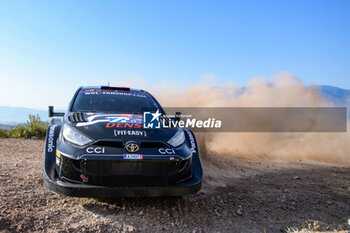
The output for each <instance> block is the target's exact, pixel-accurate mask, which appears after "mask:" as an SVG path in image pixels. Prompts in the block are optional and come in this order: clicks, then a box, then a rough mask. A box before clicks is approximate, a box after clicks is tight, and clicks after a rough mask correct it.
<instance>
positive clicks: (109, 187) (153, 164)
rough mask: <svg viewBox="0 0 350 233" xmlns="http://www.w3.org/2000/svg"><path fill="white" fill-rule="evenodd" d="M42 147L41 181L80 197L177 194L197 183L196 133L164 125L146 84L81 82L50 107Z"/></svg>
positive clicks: (199, 174)
mask: <svg viewBox="0 0 350 233" xmlns="http://www.w3.org/2000/svg"><path fill="white" fill-rule="evenodd" d="M49 116H50V117H53V119H52V121H51V124H50V125H49V127H48V130H47V135H46V143H45V151H44V186H45V187H46V188H47V189H49V190H51V191H53V192H56V193H59V194H62V195H67V196H81V197H113V196H182V195H186V194H190V193H194V192H196V191H198V190H199V189H200V188H201V182H202V176H203V175H202V166H201V163H200V160H199V155H198V146H197V143H196V140H195V137H194V134H193V133H192V132H191V131H190V130H188V129H183V128H174V127H173V128H169V127H167V128H165V127H163V126H162V125H163V124H162V121H176V120H178V118H177V117H175V118H168V117H166V116H165V112H164V110H163V108H162V107H161V106H160V105H159V103H158V102H157V100H156V99H155V98H154V97H153V96H152V95H151V94H149V93H148V92H146V91H144V90H138V89H131V88H124V87H110V86H99V87H81V88H79V89H78V90H77V91H76V93H75V95H74V97H73V99H72V101H71V102H70V105H69V108H68V111H67V112H65V113H58V112H54V110H53V107H51V106H50V107H49Z"/></svg>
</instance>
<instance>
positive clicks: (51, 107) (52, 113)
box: [49, 106, 64, 117]
mask: <svg viewBox="0 0 350 233" xmlns="http://www.w3.org/2000/svg"><path fill="white" fill-rule="evenodd" d="M55 116H57V117H63V116H64V112H54V108H53V106H49V117H55Z"/></svg>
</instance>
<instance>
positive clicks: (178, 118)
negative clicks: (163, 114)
mask: <svg viewBox="0 0 350 233" xmlns="http://www.w3.org/2000/svg"><path fill="white" fill-rule="evenodd" d="M180 120H181V112H176V113H175V121H180Z"/></svg>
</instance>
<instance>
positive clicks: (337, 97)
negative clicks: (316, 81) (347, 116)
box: [320, 85, 350, 106]
mask: <svg viewBox="0 0 350 233" xmlns="http://www.w3.org/2000/svg"><path fill="white" fill-rule="evenodd" d="M320 90H321V92H322V94H323V96H324V97H325V98H326V99H327V100H329V101H331V102H332V103H334V104H335V105H336V106H348V105H349V104H350V90H347V89H343V88H339V87H333V86H328V85H321V86H320Z"/></svg>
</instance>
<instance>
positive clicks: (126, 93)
mask: <svg viewBox="0 0 350 233" xmlns="http://www.w3.org/2000/svg"><path fill="white" fill-rule="evenodd" d="M79 94H83V95H122V96H132V97H139V98H147V96H146V95H144V94H139V93H137V92H132V91H121V90H114V91H112V90H98V89H89V90H82V91H80V92H79Z"/></svg>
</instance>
